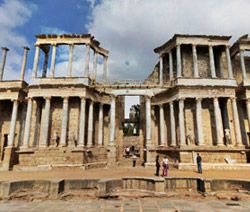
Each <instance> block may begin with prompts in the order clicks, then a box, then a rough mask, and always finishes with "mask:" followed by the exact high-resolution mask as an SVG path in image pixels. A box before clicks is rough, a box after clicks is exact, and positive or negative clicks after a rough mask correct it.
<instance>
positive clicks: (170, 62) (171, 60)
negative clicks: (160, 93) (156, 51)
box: [168, 50, 174, 80]
mask: <svg viewBox="0 0 250 212" xmlns="http://www.w3.org/2000/svg"><path fill="white" fill-rule="evenodd" d="M168 59H169V80H173V78H174V74H173V55H172V51H171V50H170V51H169V53H168Z"/></svg>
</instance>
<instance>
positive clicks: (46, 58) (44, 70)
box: [42, 52, 49, 77]
mask: <svg viewBox="0 0 250 212" xmlns="http://www.w3.org/2000/svg"><path fill="white" fill-rule="evenodd" d="M48 62H49V52H46V53H44V62H43V73H42V77H46V76H47V68H48Z"/></svg>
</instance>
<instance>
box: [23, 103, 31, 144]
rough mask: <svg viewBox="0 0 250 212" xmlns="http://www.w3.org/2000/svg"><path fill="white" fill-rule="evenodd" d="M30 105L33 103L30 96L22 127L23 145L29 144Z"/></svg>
mask: <svg viewBox="0 0 250 212" xmlns="http://www.w3.org/2000/svg"><path fill="white" fill-rule="evenodd" d="M32 105H33V100H32V99H31V98H29V99H28V107H27V113H26V119H25V127H24V136H23V147H28V146H29V138H30V126H31V117H32Z"/></svg>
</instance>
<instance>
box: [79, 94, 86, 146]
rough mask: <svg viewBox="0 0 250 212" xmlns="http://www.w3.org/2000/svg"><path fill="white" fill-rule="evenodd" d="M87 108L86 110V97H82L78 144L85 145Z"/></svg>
mask: <svg viewBox="0 0 250 212" xmlns="http://www.w3.org/2000/svg"><path fill="white" fill-rule="evenodd" d="M85 110H86V100H85V98H84V97H81V106H80V123H79V143H78V146H84V136H85Z"/></svg>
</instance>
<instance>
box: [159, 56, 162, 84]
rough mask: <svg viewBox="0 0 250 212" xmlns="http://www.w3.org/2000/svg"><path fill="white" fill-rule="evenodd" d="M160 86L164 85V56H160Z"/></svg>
mask: <svg viewBox="0 0 250 212" xmlns="http://www.w3.org/2000/svg"><path fill="white" fill-rule="evenodd" d="M159 84H160V85H162V84H163V55H160V69H159Z"/></svg>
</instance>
